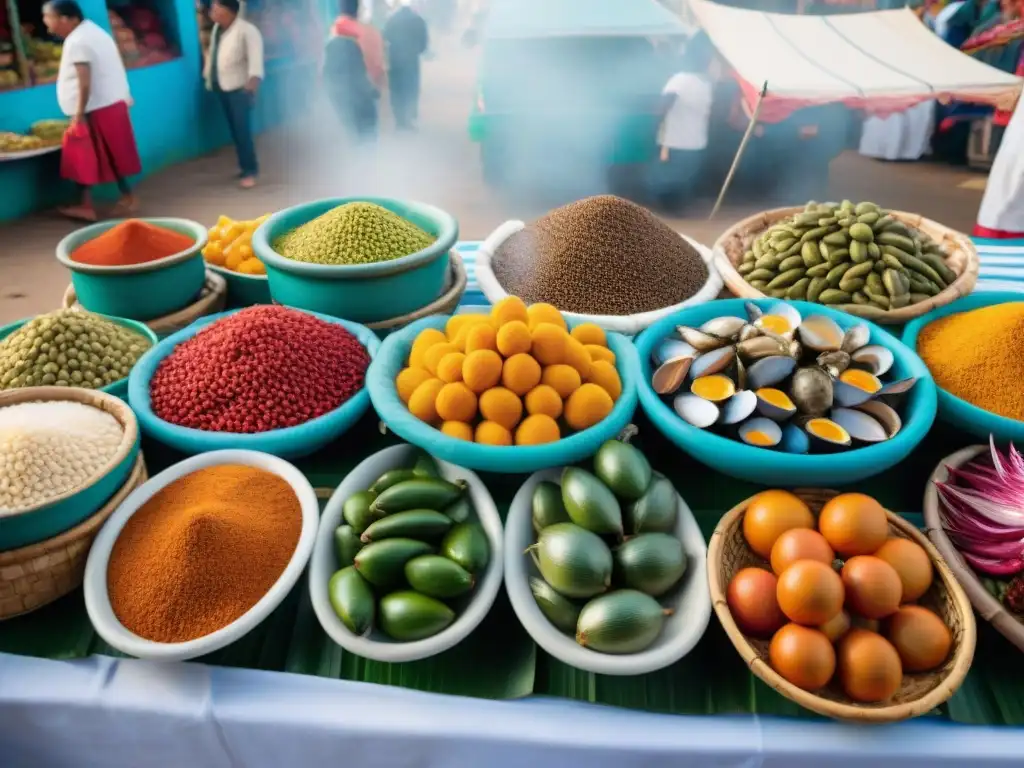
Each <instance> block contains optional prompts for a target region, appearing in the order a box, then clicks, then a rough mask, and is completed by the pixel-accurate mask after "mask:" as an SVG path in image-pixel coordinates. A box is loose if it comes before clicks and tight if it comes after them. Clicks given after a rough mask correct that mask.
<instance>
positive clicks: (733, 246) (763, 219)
mask: <svg viewBox="0 0 1024 768" xmlns="http://www.w3.org/2000/svg"><path fill="white" fill-rule="evenodd" d="M803 210H804V209H803V208H802V207H800V208H775V209H774V210H770V211H763V212H761V213H758V214H755V215H753V216H749V217H747V218H746V219H743V220H742V221H740V222H739V223H737V224H734V225H733V226H731V227H729V229H727V230H726V231H725V232H723V233H722V236H721V237H719V238H718V240H716V241H715V245H714V262H715V267H716V268H717V269H718V272H719V274H721V276H722V280H723V281H724V282H725V285H726V287H727V288H728V289H729V290H730V291H732V292H733V294H734V295H736V296H739V297H740V298H741V299H763V298H765V294H764V293H762V292H761V291H759V290H757V288H754V287H753V286H752V285H751V284H750V283H748V282H747V281H746V280H744V279H743V275H741V274H740V273H739V272H738V271H737V270H736V267H737V266H738V265H739V264H740V263H741V262H742V261H743V254H744V253H746V252H747V251H748V250H749V248H750V244H751V243H752V242H753V241H754V238H755V237H757V236H758V235H760V234H761V233H762V232H764V231H765V230H766V229H768V228H769V227H770V226H771V225H772V224H774V223H775V222H777V221H780V220H782V219H785V218H787V217H789V216H792V215H793V214H796V213H802V212H803ZM889 213H890V214H891V215H892V216H893V217H894V218H896V219H898V220H899V221H901V222H903V223H904V224H906V225H907V226H908V227H912V228H914V229H918V230H920V231H922V232H924V233H925V234H927V235H929V236H930V237H931V238H932V239H933V240H935V242H937V243H939V244H940V245H941V246H942V247H943V250H945V252H946V253H947V254H948V258H947V259H946V264H947V265H948V266H949V268H950V269H952V270H953V271H954V272H956V273H957V279H956V280H954V281H953V283H952V284H951V285H949V286H948V287H947V288H946V289H945V290H943V291H941V292H940V293H938V294H937V295H935V296H932V297H931V298H930V299H928V300H927V301H922V302H919V303H918V304H910V305H908V306H906V307H902V308H901V309H892V310H882V309H878V307H872V306H865V305H863V304H844V305H842V306H835V309H841V310H843V311H844V312H849V313H850V314H851V315H857V316H858V317H863V318H866V319H868V320H873V321H874V322H876V323H882V324H883V325H902V324H904V323H908V322H910V321H911V320H913V319H914V318H915V317H920V316H921V315H925V314H927V313H929V312H931V311H932V310H933V309H935V308H937V307H944V306H945V305H947V304H949V303H950V302H953V301H956V300H957V299H959V298H960V297H962V296H966V295H967V294H969V293H970V292H971V291H973V290H974V285H975V283H977V282H978V269H979V267H980V264H979V261H978V251H977V250H976V249H975V247H974V243H972V242H971V240H970V238H968V237H967V236H966V235H964V234H963V233H961V232H957V231H956V230H954V229H950V228H949V227H946V226H943V225H942V224H939V223H938V222H936V221H932V220H931V219H926V218H924V217H923V216H919V215H918V214H916V213H906V212H905V211H889Z"/></svg>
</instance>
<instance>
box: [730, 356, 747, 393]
mask: <svg viewBox="0 0 1024 768" xmlns="http://www.w3.org/2000/svg"><path fill="white" fill-rule="evenodd" d="M732 363H733V365H732V378H733V381H735V382H736V389H746V388H747V366H746V365H744V364H743V361H742V360H740V358H739V357H738V356H737V357H736V359H735V360H733V361H732Z"/></svg>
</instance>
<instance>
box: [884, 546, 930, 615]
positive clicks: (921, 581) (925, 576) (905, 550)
mask: <svg viewBox="0 0 1024 768" xmlns="http://www.w3.org/2000/svg"><path fill="white" fill-rule="evenodd" d="M875 557H877V558H880V559H882V560H885V562H887V563H888V564H889V565H891V566H892V567H893V568H895V569H896V573H897V574H898V575H899V577H900V583H902V584H903V596H902V597H901V598H900V602H903V603H912V602H914V601H915V600H919V599H920V598H921V597H923V596H924V593H925V592H927V591H928V588H929V587H931V585H932V579H933V578H934V572H933V571H932V560H931V558H930V557H928V553H927V552H925V551H924V547H922V546H921V545H920V544H918V543H917V542H914V541H911V540H910V539H900V538H895V537H894V538H891V539H889V540H888V541H887V542H885V544H883V545H882V546H881V547H880V548H879V549H878V551H877V552H875Z"/></svg>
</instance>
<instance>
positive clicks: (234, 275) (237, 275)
mask: <svg viewBox="0 0 1024 768" xmlns="http://www.w3.org/2000/svg"><path fill="white" fill-rule="evenodd" d="M206 268H207V269H209V270H212V271H213V272H216V273H217V274H218V275H220V276H221V277H223V278H224V280H225V282H227V284H228V307H230V308H231V309H241V308H243V307H251V306H253V305H255V304H270V303H271V299H270V281H269V280H268V279H267V276H266V275H243V274H242V273H241V272H234V271H232V270H230V269H225V268H224V267H218V266H217V265H216V264H210V263H207V265H206Z"/></svg>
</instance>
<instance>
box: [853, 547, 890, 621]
mask: <svg viewBox="0 0 1024 768" xmlns="http://www.w3.org/2000/svg"><path fill="white" fill-rule="evenodd" d="M842 577H843V586H844V587H845V588H846V603H847V605H849V606H850V608H851V609H852V610H853V611H854V612H856V613H859V614H860V615H861V616H863V617H864V618H866V619H884V618H885V617H886V616H889V615H891V614H893V613H896V610H897V609H898V608H899V607H900V596H901V595H902V594H903V585H902V584H901V583H900V577H899V574H898V573H896V569H895V568H893V567H892V566H891V565H889V564H888V563H887V562H885V560H880V559H879V558H877V557H873V556H871V555H858V556H857V557H851V558H850V559H849V560H847V561H846V563H845V564H844V565H843V572H842Z"/></svg>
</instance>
